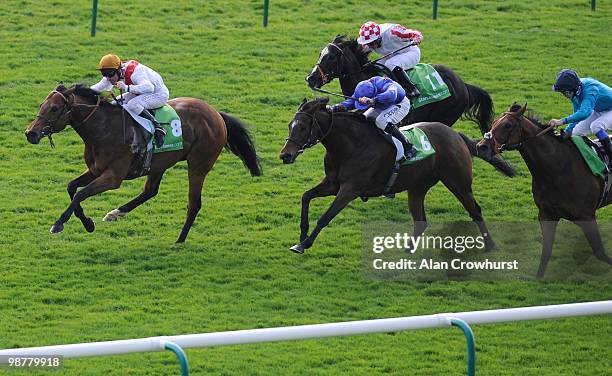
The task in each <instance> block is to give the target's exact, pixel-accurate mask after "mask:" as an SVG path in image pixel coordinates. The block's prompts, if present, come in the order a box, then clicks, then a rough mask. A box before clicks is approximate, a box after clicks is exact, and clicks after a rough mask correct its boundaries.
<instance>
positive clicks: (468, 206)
mask: <svg viewBox="0 0 612 376" xmlns="http://www.w3.org/2000/svg"><path fill="white" fill-rule="evenodd" d="M442 182H443V183H444V185H445V186H446V187H447V188H448V189H449V190H450V191H451V192H452V193H453V194H454V195H455V197H457V199H458V200H459V202H461V204H462V205H463V207H464V208H465V210H467V212H468V213H469V215H470V218H472V221H474V222H475V223H476V225H477V226H478V230H480V234H481V235H482V236H483V238H484V241H485V251H487V252H489V251H492V250H493V249H495V241H493V238H492V237H491V234H490V233H489V229H487V225H486V224H485V222H484V220H483V218H482V210H481V209H480V205H478V203H477V202H476V199H475V198H474V194H473V193H472V187H471V182H469V183H467V184H457V183H456V181H453V180H450V179H449V180H446V181H445V180H444V179H443V180H442Z"/></svg>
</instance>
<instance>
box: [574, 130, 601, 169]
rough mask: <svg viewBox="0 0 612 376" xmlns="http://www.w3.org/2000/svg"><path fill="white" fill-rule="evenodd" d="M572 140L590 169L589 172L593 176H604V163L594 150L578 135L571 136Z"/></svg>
mask: <svg viewBox="0 0 612 376" xmlns="http://www.w3.org/2000/svg"><path fill="white" fill-rule="evenodd" d="M572 141H573V142H574V145H576V148H578V151H579V152H580V155H582V159H584V161H585V162H586V164H587V166H589V168H590V169H591V172H592V173H593V175H595V176H599V177H600V178H602V179H605V178H606V165H605V164H604V163H603V162H602V160H601V159H600V158H599V156H598V155H597V153H596V152H595V150H593V149H592V148H591V147H590V146H589V145H588V144H587V143H586V142H585V141H584V140H583V139H582V137H580V136H572Z"/></svg>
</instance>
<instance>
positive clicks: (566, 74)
mask: <svg viewBox="0 0 612 376" xmlns="http://www.w3.org/2000/svg"><path fill="white" fill-rule="evenodd" d="M553 91H559V92H561V93H563V95H564V96H565V97H566V98H568V99H570V100H571V101H572V105H573V106H574V113H573V114H572V115H569V116H566V117H564V118H563V119H552V120H551V121H550V122H549V125H554V126H559V125H563V124H569V125H568V126H567V127H565V130H564V133H563V135H564V138H569V137H570V136H571V135H577V136H586V135H587V134H589V133H593V134H595V135H597V138H599V141H601V145H602V146H603V148H604V150H605V152H606V154H607V155H608V160H609V161H611V162H612V145H611V143H610V138H609V137H608V133H607V132H606V130H610V129H612V89H611V88H610V87H608V86H607V85H605V84H603V83H601V82H599V81H597V80H595V79H593V78H590V77H586V78H580V77H578V74H576V72H575V71H573V70H571V69H564V70H562V71H561V72H559V74H558V75H557V79H556V80H555V84H554V85H553Z"/></svg>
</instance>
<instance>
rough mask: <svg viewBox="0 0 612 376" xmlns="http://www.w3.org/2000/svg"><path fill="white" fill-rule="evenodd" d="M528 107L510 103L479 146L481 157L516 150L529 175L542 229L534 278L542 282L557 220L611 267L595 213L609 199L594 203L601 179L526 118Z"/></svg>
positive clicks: (569, 144) (564, 144)
mask: <svg viewBox="0 0 612 376" xmlns="http://www.w3.org/2000/svg"><path fill="white" fill-rule="evenodd" d="M526 110H527V105H525V106H521V105H517V104H514V105H512V106H511V107H510V109H509V110H508V111H507V112H504V113H503V114H502V116H501V117H499V118H498V119H497V120H495V122H494V123H493V126H492V128H491V132H490V133H489V134H486V135H485V138H484V139H483V140H482V141H480V143H479V144H478V153H479V155H480V154H482V155H484V156H485V157H490V156H491V155H492V154H498V153H501V152H502V151H504V150H518V151H519V153H520V154H521V156H522V157H523V159H524V160H525V163H526V164H527V167H528V168H529V171H530V172H531V175H532V180H531V191H532V193H533V200H534V201H535V204H536V206H537V207H538V210H539V212H538V220H539V221H540V228H541V230H542V238H543V241H542V255H541V257H540V266H539V268H538V273H537V277H538V278H542V277H543V276H544V272H545V270H546V265H547V264H548V261H549V260H550V256H551V254H552V245H553V242H554V239H555V231H556V228H557V224H558V223H559V220H560V219H561V218H563V219H567V220H569V221H572V222H574V223H575V224H576V225H578V227H580V228H581V229H582V231H583V232H584V235H585V236H586V238H587V240H588V241H589V244H590V246H591V248H592V249H593V254H594V255H595V257H597V258H598V259H600V260H602V261H604V262H607V263H609V264H612V259H611V258H610V257H608V256H607V255H606V253H605V250H604V246H603V244H602V241H601V236H600V234H599V228H598V227H597V221H596V218H595V211H596V210H597V209H598V208H600V207H604V206H606V205H608V204H610V202H611V201H612V196H610V195H609V196H608V197H607V199H606V200H605V202H603V203H601V204H600V203H599V200H600V194H601V192H602V188H603V181H602V180H601V179H600V178H598V177H596V176H594V175H593V174H592V173H591V171H590V170H589V168H588V166H587V165H586V163H585V162H584V161H583V159H582V156H581V155H580V152H579V151H578V149H577V148H576V147H575V146H574V145H573V143H572V142H571V141H561V140H560V139H559V138H557V137H556V136H555V135H554V133H553V132H550V131H551V130H552V129H549V130H548V131H545V130H546V127H545V126H544V125H542V124H540V123H539V122H538V120H537V119H536V118H535V117H533V116H529V115H526V114H525V111H526Z"/></svg>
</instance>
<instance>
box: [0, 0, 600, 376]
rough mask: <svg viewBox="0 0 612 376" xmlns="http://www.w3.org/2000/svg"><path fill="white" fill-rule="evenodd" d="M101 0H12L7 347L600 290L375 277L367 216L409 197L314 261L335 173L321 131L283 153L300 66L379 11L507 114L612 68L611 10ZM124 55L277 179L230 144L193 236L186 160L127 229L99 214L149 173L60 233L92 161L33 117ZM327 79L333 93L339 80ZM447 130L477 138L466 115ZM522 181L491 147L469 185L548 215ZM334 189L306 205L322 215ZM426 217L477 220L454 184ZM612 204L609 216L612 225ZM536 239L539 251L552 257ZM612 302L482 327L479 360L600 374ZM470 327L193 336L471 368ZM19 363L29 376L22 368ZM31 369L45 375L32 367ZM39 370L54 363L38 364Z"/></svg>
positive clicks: (277, 370) (116, 368)
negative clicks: (67, 87)
mask: <svg viewBox="0 0 612 376" xmlns="http://www.w3.org/2000/svg"><path fill="white" fill-rule="evenodd" d="M262 4H263V1H259V0H257V1H255V0H253V1H232V2H224V1H161V0H154V1H147V2H145V1H134V2H129V3H125V2H122V3H120V2H111V1H101V2H100V9H99V14H98V17H99V18H98V31H97V36H96V37H95V38H91V37H90V36H89V27H90V16H91V3H90V2H73V1H41V2H39V1H13V0H5V1H3V2H0V56H2V60H3V63H2V64H0V173H1V178H0V224H1V225H0V238H1V239H2V246H1V247H0V265H1V272H0V348H9V347H26V346H39V345H51V344H63V343H75V342H88V341H102V340H114V339H126V338H137V337H148V336H157V335H174V334H187V333H199V332H212V331H223V330H236V329H250V328H260V327H274V326H286V325H298V324H310V323H324V322H335V321H347V320H361V319H371V318H384V317H399V316H410V315H421V314H430V313H436V312H449V311H469V310H481V309H493V308H505V307H519V306H529V305H540V304H556V303H567V302H576V301H592V300H604V299H609V298H610V297H611V296H610V291H611V289H610V288H611V287H612V284H610V283H609V282H608V283H601V282H597V283H594V282H580V283H576V282H567V283H565V282H544V283H536V282H497V283H483V282H449V283H442V282H438V283H427V284H426V283H415V282H385V281H378V282H377V281H366V280H364V279H363V278H362V276H361V275H360V271H359V268H360V259H361V240H360V231H361V224H362V223H364V222H366V221H371V220H393V221H406V222H408V219H409V215H408V211H407V208H406V203H405V201H404V199H401V198H398V199H396V200H394V201H383V200H371V201H370V202H368V203H367V204H366V203H362V202H354V203H352V204H351V205H350V206H349V207H348V208H347V209H345V210H344V211H343V212H342V213H341V214H340V215H339V216H338V217H337V218H336V219H335V220H334V221H333V222H332V223H331V225H330V226H329V227H328V228H326V229H325V230H324V231H323V232H322V234H321V235H320V237H319V238H318V240H317V243H316V244H315V246H314V247H313V248H312V249H310V250H308V251H307V253H306V254H305V255H304V256H297V255H294V254H292V253H290V252H289V251H288V247H289V246H291V245H293V244H295V242H296V241H297V239H298V236H299V210H300V196H301V193H302V192H303V191H304V190H306V189H308V188H310V187H311V186H313V185H314V184H316V183H317V182H318V181H319V180H320V178H321V177H322V176H323V172H322V157H323V153H324V150H323V148H322V147H321V146H318V147H316V148H314V149H312V150H308V151H307V152H306V153H305V154H304V155H302V156H300V158H299V159H298V161H297V163H296V164H295V165H292V166H283V165H281V163H280V161H279V160H278V151H279V150H280V148H281V147H282V144H283V142H284V139H285V137H286V136H287V127H286V124H287V123H288V121H289V120H290V119H291V118H292V116H293V113H294V112H295V111H296V109H297V106H298V104H299V103H300V101H301V99H302V98H304V97H309V98H312V97H313V93H312V92H311V91H310V90H309V89H307V88H306V85H305V82H304V76H305V75H306V74H307V73H308V72H309V71H310V69H312V66H313V64H314V63H315V62H316V60H317V58H318V52H319V51H320V49H321V48H323V47H324V45H325V43H327V42H329V41H330V40H331V39H332V38H333V36H334V35H336V34H349V35H351V36H355V35H356V33H357V30H358V27H359V25H360V24H361V23H362V22H364V21H366V20H369V19H373V20H376V21H379V22H385V21H396V22H401V23H402V24H404V25H405V26H408V27H416V28H418V29H420V30H421V31H422V32H423V34H424V35H425V39H424V42H423V44H422V51H423V57H422V60H423V61H424V62H433V63H442V64H445V65H448V66H450V67H452V68H453V69H455V70H456V71H457V72H458V73H459V74H460V75H461V76H462V77H463V78H464V79H465V80H466V81H467V82H470V83H474V84H477V85H479V86H481V87H483V88H485V89H486V90H488V91H489V92H490V93H491V95H492V97H493V100H494V103H495V104H496V109H497V113H498V114H499V113H500V112H502V111H504V110H505V109H506V108H507V107H508V106H509V105H510V104H511V103H512V102H514V101H518V102H521V103H523V102H529V105H530V106H531V107H532V108H533V109H534V110H536V111H538V112H539V113H540V114H541V115H542V116H543V118H544V119H549V118H551V117H557V118H559V117H562V116H564V115H567V113H568V111H569V110H570V104H569V103H568V102H567V100H565V99H564V98H562V97H561V96H560V95H558V94H555V93H552V92H551V91H550V87H551V84H552V81H553V80H554V77H555V74H556V73H557V72H558V71H559V70H560V69H561V68H565V67H572V68H575V69H576V70H578V72H579V73H580V74H583V75H588V76H593V77H596V78H599V79H600V80H602V81H604V82H608V83H611V82H612V76H611V74H610V70H609V66H610V61H611V60H612V38H611V37H610V36H611V35H610V26H611V23H610V20H611V19H612V18H611V17H612V6H611V5H610V3H608V2H598V9H597V11H596V12H591V10H590V7H589V2H588V1H586V0H581V1H578V0H559V1H555V2H551V1H541V0H533V1H530V2H514V1H460V0H452V1H451V0H449V1H444V2H440V10H439V19H438V20H437V21H432V20H431V2H430V1H424V0H423V1H411V2H398V3H397V4H392V3H391V2H388V1H372V2H367V3H366V2H361V1H354V0H347V1H342V2H332V1H323V0H317V1H310V0H303V1H289V0H278V1H272V2H271V9H270V24H269V26H268V28H265V29H264V28H263V27H262V9H263V6H262ZM109 52H115V53H117V54H119V55H120V56H122V57H123V58H136V59H138V60H140V61H141V62H143V63H144V64H147V65H149V66H151V67H153V68H155V69H156V70H158V71H159V72H161V73H162V75H163V77H164V78H165V81H166V83H167V85H168V87H169V88H170V91H171V96H173V97H178V96H192V97H197V98H202V99H205V100H206V101H208V102H209V103H211V104H212V105H213V106H215V107H216V108H217V109H219V110H223V111H227V112H229V113H230V114H232V115H235V116H237V117H239V118H240V119H242V120H243V121H245V122H246V123H248V124H250V125H252V127H251V131H252V133H253V136H254V137H255V140H256V143H257V147H258V151H259V153H260V155H261V157H262V161H263V166H264V173H265V175H264V176H263V177H260V178H251V177H250V176H249V174H248V172H247V171H246V170H244V168H243V166H242V164H241V162H240V161H239V160H238V159H237V158H236V157H234V156H232V155H230V154H227V153H224V154H223V155H222V156H221V158H220V159H219V161H218V163H217V164H216V165H215V168H214V170H213V171H212V172H211V174H210V175H209V177H208V178H207V181H206V183H205V188H204V196H203V197H204V199H203V209H202V211H201V212H200V215H199V217H198V219H197V221H196V224H195V226H194V228H193V229H192V231H191V233H190V235H189V237H188V239H187V243H186V244H184V245H181V246H175V245H174V244H173V242H174V240H175V239H176V237H177V236H178V233H179V230H180V227H181V226H182V224H183V221H184V215H185V206H186V193H187V177H186V171H185V169H186V168H185V164H184V163H180V164H179V165H177V166H176V167H174V168H172V169H171V170H169V171H168V172H167V174H166V176H165V178H164V181H163V183H162V186H161V188H160V193H159V195H158V196H157V197H156V198H155V199H154V200H152V201H150V202H149V203H147V204H145V205H143V206H142V207H141V208H139V209H137V210H136V211H134V212H132V213H131V214H130V215H129V216H128V217H127V218H125V219H123V220H121V221H120V222H118V223H102V222H101V218H102V216H103V215H104V214H105V213H106V212H107V211H109V210H111V209H113V208H116V207H118V206H119V205H121V204H123V203H124V202H126V201H128V200H130V199H131V198H132V197H134V196H135V195H136V194H138V192H139V191H140V189H141V187H142V184H143V181H142V179H140V180H138V181H131V182H126V183H125V184H124V185H123V186H122V187H121V189H119V190H116V191H112V192H107V193H104V194H103V195H100V196H96V197H94V198H91V199H89V200H88V201H87V202H85V204H84V209H85V211H86V213H88V214H89V215H92V216H94V218H96V220H97V224H98V227H97V230H96V232H95V233H93V234H87V233H85V231H84V229H83V228H82V226H81V225H80V223H79V221H78V220H75V219H73V220H71V221H70V222H69V223H68V224H67V225H66V229H65V231H64V232H63V233H62V234H59V235H50V234H49V233H48V229H49V227H50V226H51V224H52V223H53V222H54V221H55V220H56V219H57V217H58V216H59V214H60V213H61V212H62V211H63V210H64V209H65V207H66V206H67V204H68V195H67V194H66V183H67V182H68V181H69V180H70V179H72V178H73V177H75V176H76V175H77V174H79V173H80V172H81V171H82V170H83V169H84V163H83V162H82V159H81V154H82V142H81V140H80V139H79V138H78V136H77V135H76V133H75V132H74V131H72V130H70V129H69V130H67V131H65V132H64V133H62V134H60V135H57V136H56V137H55V141H56V143H57V148H56V149H51V148H49V147H48V145H47V144H46V142H44V141H43V143H42V144H41V145H38V146H32V145H29V144H28V143H27V142H26V140H25V138H24V137H23V130H24V129H25V127H26V126H27V125H28V123H29V122H30V121H32V119H33V118H34V116H35V115H36V112H37V108H38V107H37V106H38V104H39V103H40V102H41V101H42V100H43V98H44V97H45V96H46V95H47V93H49V91H51V90H52V89H53V88H54V87H55V85H56V84H57V82H58V81H64V82H65V83H67V84H72V83H76V82H86V83H90V84H91V83H94V82H97V80H98V73H97V71H96V70H95V67H96V65H97V62H98V60H99V58H100V56H102V55H104V54H106V53H109ZM328 89H335V90H338V85H337V83H333V84H331V85H330V86H329V87H328ZM455 128H456V129H458V130H461V131H463V132H466V133H468V134H470V135H471V136H477V135H478V131H477V127H476V126H475V125H474V124H472V123H469V122H460V123H458V124H456V126H455ZM507 158H508V159H509V160H510V161H511V162H512V163H514V164H515V165H517V166H518V167H519V176H518V177H517V178H515V179H512V180H509V179H506V178H503V177H502V176H501V175H500V174H498V173H496V172H494V171H493V169H492V168H491V166H488V165H487V164H485V163H483V162H482V161H478V160H477V161H475V164H474V175H475V182H474V192H475V196H476V199H477V200H478V201H479V203H480V205H481V206H482V208H483V212H484V215H485V218H486V219H489V220H493V219H495V220H514V221H517V220H529V221H533V220H535V219H536V215H537V214H536V208H535V205H534V204H533V201H532V198H531V194H530V176H529V172H528V171H527V169H526V167H525V166H524V164H523V162H522V160H521V159H520V156H519V155H518V153H516V152H514V153H509V154H508V155H507ZM330 202H331V199H320V200H317V201H315V202H314V203H313V204H312V206H311V218H312V219H313V221H314V220H315V218H317V217H318V216H319V215H320V214H321V213H322V212H323V211H324V210H325V209H326V208H327V206H328V205H329V203H330ZM426 210H427V213H428V218H429V220H430V221H432V222H436V221H438V222H440V221H450V220H466V219H468V217H467V214H466V213H465V212H464V210H463V208H462V207H461V206H460V204H459V203H458V202H457V201H456V200H455V198H454V197H453V196H452V195H451V194H450V193H449V192H448V191H447V190H446V189H445V188H444V187H442V186H437V187H435V188H434V189H432V191H431V192H430V193H429V195H428V196H427V201H426ZM611 217H612V215H611V214H610V211H609V209H603V210H602V211H601V212H600V213H599V218H600V219H602V220H605V219H610V218H611ZM537 248H538V246H536V247H535V248H534V249H535V250H534V254H533V257H534V258H538V257H539V251H537ZM611 327H612V320H611V319H610V317H590V318H572V319H564V320H557V321H538V322H528V323H511V324H503V325H489V326H478V327H475V328H474V330H475V335H476V340H477V350H478V355H477V356H478V363H477V369H478V370H479V373H480V374H483V375H517V374H520V375H604V374H609V373H610V372H611V371H610V370H611V369H612V361H611V360H610V359H612V350H611V349H612V330H611V329H610V328H611ZM464 347H465V344H464V339H463V336H462V334H461V333H460V331H458V330H457V329H452V330H451V329H445V330H425V331H419V332H408V333H399V334H395V335H370V336H360V337H350V338H334V339H323V340H308V341H297V342H291V343H278V344H261V345H247V346H234V347H224V348H214V349H201V350H188V351H187V354H188V356H189V359H190V363H191V366H192V370H193V374H249V375H275V374H315V375H328V374H334V375H335V374H351V375H373V374H381V375H382V374H418V375H459V374H463V373H464V369H465V353H464ZM177 372H178V364H177V362H176V360H175V359H174V356H173V355H172V354H171V353H169V352H168V353H153V354H135V355H129V356H114V357H103V358H86V359H75V360H67V361H66V362H65V367H64V368H63V370H62V371H61V372H60V373H61V374H66V375H102V374H105V375H173V374H177ZM16 374H19V373H16ZM28 374H37V373H28ZM40 374H47V373H40Z"/></svg>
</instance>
